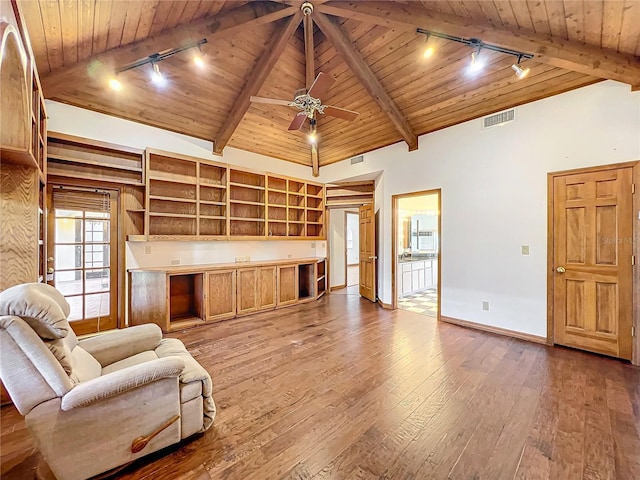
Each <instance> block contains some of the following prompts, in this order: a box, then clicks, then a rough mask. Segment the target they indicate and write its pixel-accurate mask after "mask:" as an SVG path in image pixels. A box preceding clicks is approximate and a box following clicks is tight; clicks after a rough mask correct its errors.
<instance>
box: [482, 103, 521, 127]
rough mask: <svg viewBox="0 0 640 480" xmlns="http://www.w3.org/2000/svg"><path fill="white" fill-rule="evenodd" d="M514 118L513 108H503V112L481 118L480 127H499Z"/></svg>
mask: <svg viewBox="0 0 640 480" xmlns="http://www.w3.org/2000/svg"><path fill="white" fill-rule="evenodd" d="M515 119H516V111H515V109H514V108H512V109H511V110H505V111H504V112H498V113H494V114H493V115H487V116H486V117H483V118H482V129H483V130H485V129H487V128H491V127H501V126H502V125H505V124H507V123H511V122H513V121H514V120H515Z"/></svg>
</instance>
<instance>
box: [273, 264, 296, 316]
mask: <svg viewBox="0 0 640 480" xmlns="http://www.w3.org/2000/svg"><path fill="white" fill-rule="evenodd" d="M297 301H298V265H281V266H278V306H279V307H280V306H284V305H291V304H292V303H296V302H297Z"/></svg>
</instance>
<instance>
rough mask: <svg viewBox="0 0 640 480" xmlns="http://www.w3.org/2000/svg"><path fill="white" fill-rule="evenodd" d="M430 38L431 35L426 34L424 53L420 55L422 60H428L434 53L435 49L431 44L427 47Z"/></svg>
mask: <svg viewBox="0 0 640 480" xmlns="http://www.w3.org/2000/svg"><path fill="white" fill-rule="evenodd" d="M430 38H431V35H429V34H427V37H426V39H425V42H424V43H425V45H426V48H425V49H424V53H423V54H422V56H423V57H424V58H430V57H432V56H433V54H434V52H435V51H436V50H435V48H433V42H431V43H432V44H431V45H429V39H430Z"/></svg>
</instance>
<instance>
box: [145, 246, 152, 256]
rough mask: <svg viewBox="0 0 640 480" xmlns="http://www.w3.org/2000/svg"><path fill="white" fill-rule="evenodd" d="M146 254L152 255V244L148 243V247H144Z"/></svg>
mask: <svg viewBox="0 0 640 480" xmlns="http://www.w3.org/2000/svg"><path fill="white" fill-rule="evenodd" d="M144 254H145V255H151V245H147V246H146V247H144Z"/></svg>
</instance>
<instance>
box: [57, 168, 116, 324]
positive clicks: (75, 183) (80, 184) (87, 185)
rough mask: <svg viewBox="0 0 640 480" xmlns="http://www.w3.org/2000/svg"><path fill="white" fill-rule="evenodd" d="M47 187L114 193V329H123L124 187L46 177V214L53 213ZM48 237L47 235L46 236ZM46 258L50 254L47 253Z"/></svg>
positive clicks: (105, 183) (90, 181)
mask: <svg viewBox="0 0 640 480" xmlns="http://www.w3.org/2000/svg"><path fill="white" fill-rule="evenodd" d="M49 185H62V186H63V187H72V188H73V187H75V188H80V189H83V188H84V189H95V188H98V189H100V190H110V191H114V192H115V201H116V202H117V204H116V214H117V222H118V224H117V237H116V242H117V244H116V252H117V256H116V258H117V265H116V268H117V269H118V271H117V274H116V278H117V279H118V285H116V298H117V309H116V328H118V329H120V328H125V327H127V326H128V325H126V323H125V319H126V310H127V302H128V298H127V288H128V287H127V285H128V284H127V275H126V273H127V272H126V263H125V261H126V237H125V234H124V215H125V207H124V203H123V202H122V195H123V191H124V185H122V184H114V183H111V182H98V181H95V180H83V179H74V178H66V177H65V178H62V177H55V176H54V177H47V212H48V213H50V212H53V211H54V210H53V195H52V190H51V189H50V188H49ZM47 217H48V218H47V234H48V233H49V232H52V231H53V228H54V227H53V221H52V220H53V214H48V215H47ZM47 237H48V235H47ZM47 255H48V256H50V255H51V252H48V253H47Z"/></svg>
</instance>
